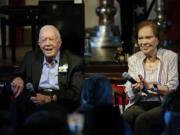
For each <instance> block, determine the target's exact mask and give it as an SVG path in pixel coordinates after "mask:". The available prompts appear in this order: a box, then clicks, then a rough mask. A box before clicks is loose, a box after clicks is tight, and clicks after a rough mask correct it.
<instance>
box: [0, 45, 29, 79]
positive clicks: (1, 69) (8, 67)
mask: <svg viewBox="0 0 180 135" xmlns="http://www.w3.org/2000/svg"><path fill="white" fill-rule="evenodd" d="M31 48H32V46H31V45H25V46H23V45H18V46H17V47H16V62H12V61H11V48H10V47H7V50H6V54H7V58H6V59H2V48H1V47H0V81H4V80H8V79H9V77H10V75H11V73H12V72H13V71H14V69H15V68H17V67H18V66H19V65H20V63H21V61H22V59H23V56H24V54H25V53H26V52H27V51H29V50H31Z"/></svg>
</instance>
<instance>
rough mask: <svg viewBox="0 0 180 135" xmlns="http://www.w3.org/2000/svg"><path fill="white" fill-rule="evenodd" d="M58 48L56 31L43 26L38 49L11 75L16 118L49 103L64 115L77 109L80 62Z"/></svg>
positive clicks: (58, 39)
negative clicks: (54, 105) (64, 112)
mask: <svg viewBox="0 0 180 135" xmlns="http://www.w3.org/2000/svg"><path fill="white" fill-rule="evenodd" d="M61 44H62V40H61V36H60V33H59V31H58V30H57V28H56V27H54V26H52V25H45V26H43V27H42V28H41V29H40V33H39V41H38V45H39V47H40V49H37V50H36V51H30V52H28V53H26V55H25V56H24V60H23V62H22V65H21V66H20V68H19V69H17V70H16V71H15V72H14V73H13V75H12V82H11V88H12V91H13V93H14V94H15V97H16V110H17V111H16V112H17V115H24V114H26V113H27V114H29V113H30V112H31V111H32V110H34V108H35V109H36V108H37V107H42V106H44V105H47V104H48V105H49V104H51V103H52V104H56V105H58V106H63V107H64V108H66V109H67V111H73V110H74V109H75V108H76V107H77V105H78V102H79V99H80V93H81V86H82V83H83V60H82V58H81V57H79V56H77V55H75V54H73V53H71V52H69V51H68V50H64V49H63V48H61V49H60V47H61ZM30 91H34V92H33V93H35V94H32V92H30ZM27 103H28V105H30V106H31V108H32V109H30V108H29V106H27ZM18 108H19V109H18ZM27 110H28V111H27ZM29 110H30V112H29ZM18 111H19V112H18ZM23 111H24V112H23ZM20 117H21V116H20Z"/></svg>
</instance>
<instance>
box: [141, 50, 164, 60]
mask: <svg viewBox="0 0 180 135" xmlns="http://www.w3.org/2000/svg"><path fill="white" fill-rule="evenodd" d="M141 54H142V57H141V58H142V61H144V60H145V59H146V55H144V53H143V52H142V51H141ZM161 56H162V48H159V49H158V51H157V58H158V59H160V60H161Z"/></svg>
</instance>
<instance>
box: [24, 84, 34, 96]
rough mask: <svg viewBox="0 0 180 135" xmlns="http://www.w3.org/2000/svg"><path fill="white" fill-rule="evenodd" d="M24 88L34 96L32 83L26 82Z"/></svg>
mask: <svg viewBox="0 0 180 135" xmlns="http://www.w3.org/2000/svg"><path fill="white" fill-rule="evenodd" d="M26 90H27V91H29V92H30V94H31V95H32V96H36V92H35V91H34V87H33V84H32V83H30V82H28V83H27V84H26Z"/></svg>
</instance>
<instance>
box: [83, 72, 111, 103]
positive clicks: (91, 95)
mask: <svg viewBox="0 0 180 135" xmlns="http://www.w3.org/2000/svg"><path fill="white" fill-rule="evenodd" d="M81 101H82V104H91V105H98V104H113V96H112V88H111V84H110V82H109V81H108V80H107V78H106V77H105V76H103V75H100V74H96V75H92V76H90V77H89V78H88V79H87V80H86V81H85V82H84V85H83V88H82V92H81Z"/></svg>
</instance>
